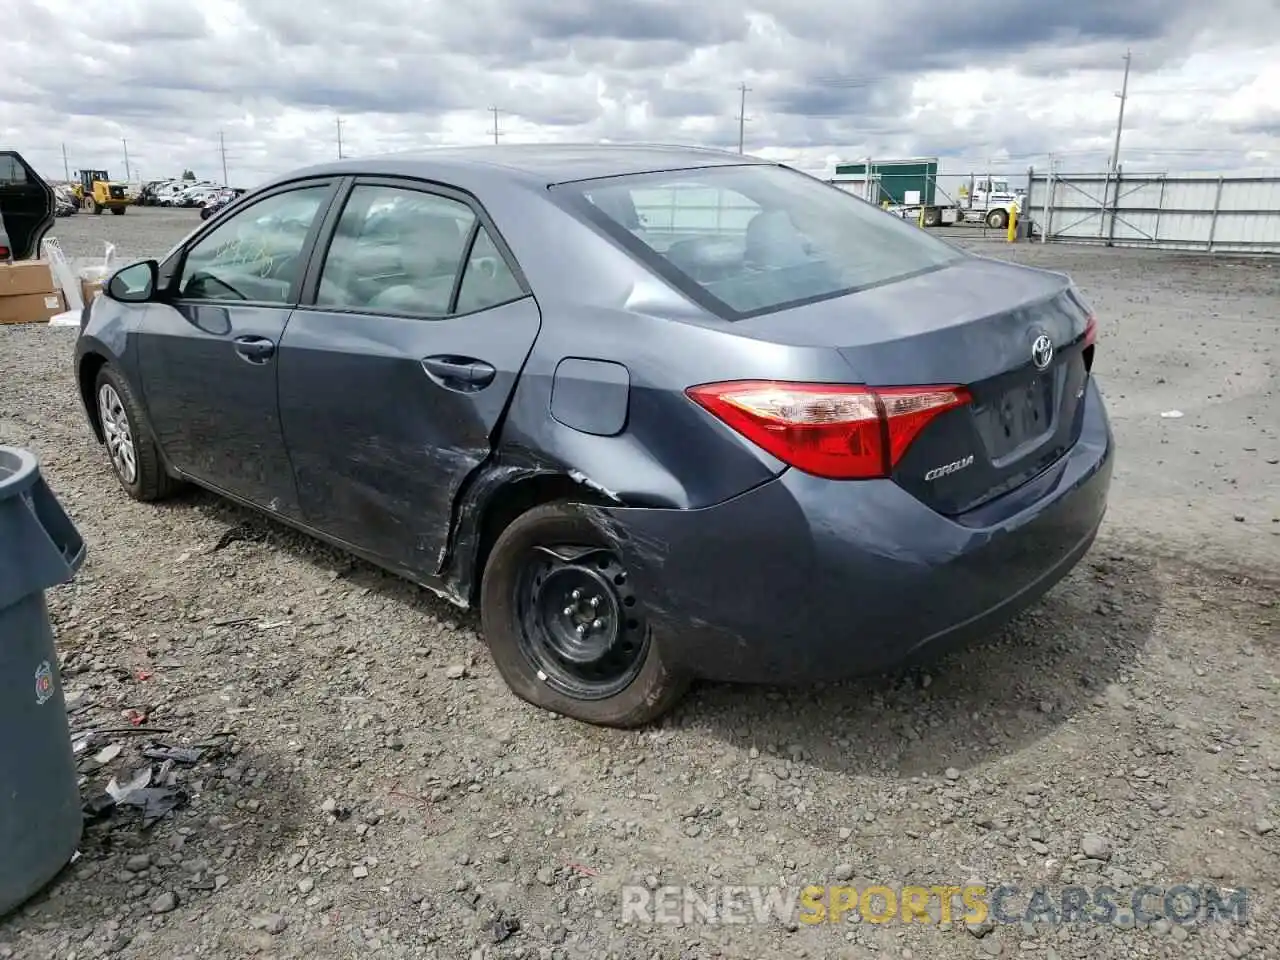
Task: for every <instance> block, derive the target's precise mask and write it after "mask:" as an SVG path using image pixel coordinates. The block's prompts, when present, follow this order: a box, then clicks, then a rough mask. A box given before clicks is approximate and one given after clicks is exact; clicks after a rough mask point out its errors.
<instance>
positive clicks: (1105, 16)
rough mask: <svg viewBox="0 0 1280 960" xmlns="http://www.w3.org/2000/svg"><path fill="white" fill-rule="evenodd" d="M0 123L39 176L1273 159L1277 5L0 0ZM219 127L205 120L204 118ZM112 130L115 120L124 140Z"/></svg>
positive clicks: (1226, 164) (1094, 0) (1184, 1)
mask: <svg viewBox="0 0 1280 960" xmlns="http://www.w3.org/2000/svg"><path fill="white" fill-rule="evenodd" d="M7 19H8V21H9V23H10V24H11V25H13V28H12V29H6V31H5V32H4V35H3V36H0V63H4V64H5V65H6V70H7V71H8V72H9V74H10V75H11V76H13V77H16V80H14V81H13V82H11V83H10V86H9V88H8V89H7V90H6V94H5V97H4V98H3V100H0V128H2V129H3V134H2V135H0V142H3V143H4V145H5V146H12V147H14V148H17V149H19V150H21V151H23V152H24V153H25V154H27V155H28V156H29V157H30V158H31V159H32V160H33V162H35V163H36V164H37V166H39V167H40V168H41V169H42V170H43V171H44V172H45V173H46V174H47V175H49V176H51V177H61V174H62V166H63V165H62V148H63V145H65V147H66V150H67V155H68V159H69V166H70V167H71V168H72V169H74V168H77V167H80V166H84V167H106V168H108V169H110V170H111V171H112V172H113V174H114V175H123V173H124V170H123V162H124V149H125V145H126V143H127V148H128V153H129V158H130V172H132V173H134V175H135V176H136V175H138V174H141V175H142V176H145V177H158V176H167V175H176V174H178V173H180V172H181V171H182V170H183V169H188V168H189V169H193V170H195V171H196V172H197V173H198V174H199V175H201V176H210V177H220V175H221V161H222V147H223V145H224V144H225V149H226V155H227V166H228V170H229V174H230V179H231V180H232V181H233V182H234V183H235V184H236V185H243V186H249V185H252V184H253V183H254V182H257V181H259V180H261V179H262V178H264V177H266V176H269V175H271V174H274V173H276V172H279V171H282V170H286V169H288V168H290V167H293V166H298V165H302V164H306V163H310V162H313V161H315V160H320V159H326V158H329V157H332V156H333V155H334V154H335V148H336V136H337V129H338V122H337V121H338V118H341V120H342V135H343V139H344V152H345V153H347V154H360V153H367V154H373V153H380V152H386V151H390V150H398V149H406V148H413V147H423V146H430V145H435V144H449V143H468V142H482V141H486V140H491V139H492V136H493V123H494V116H493V113H491V112H490V108H491V107H496V108H497V109H498V126H499V139H500V140H505V141H508V142H529V141H536V140H546V139H554V140H578V141H583V140H585V141H591V140H599V139H613V140H650V141H664V142H689V143H702V144H706V145H710V146H723V147H730V148H736V145H737V140H738V129H739V120H738V114H739V108H740V93H739V89H738V88H739V85H740V84H742V83H745V84H746V85H747V87H748V88H749V90H748V92H747V103H746V120H745V121H744V123H743V129H744V134H745V136H744V139H745V143H746V147H747V149H748V150H749V151H751V152H755V153H762V154H764V155H767V156H772V157H776V158H778V159H783V160H787V161H789V162H793V163H795V164H796V165H798V166H801V167H803V168H806V169H810V170H813V171H815V172H818V171H822V170H823V169H825V168H828V167H829V165H830V163H831V162H832V161H833V160H834V159H836V158H839V157H847V158H860V157H866V156H878V157H887V156H891V155H906V156H916V155H929V156H940V157H943V158H944V167H945V166H946V164H948V163H951V164H952V166H953V167H954V168H955V169H957V170H958V169H962V168H963V169H965V170H967V169H970V168H971V167H974V166H981V165H984V164H985V165H989V166H992V167H993V168H995V167H1002V168H1006V169H1008V170H1025V168H1026V167H1027V166H1029V165H1032V164H1044V163H1047V162H1048V158H1049V155H1050V154H1053V155H1054V156H1055V158H1056V159H1057V160H1058V162H1060V163H1066V164H1067V165H1069V166H1072V167H1075V168H1078V169H1100V168H1101V167H1102V166H1103V165H1104V164H1105V162H1106V159H1107V156H1108V154H1109V151H1110V147H1111V137H1112V135H1113V132H1114V125H1115V117H1116V107H1117V105H1118V104H1117V101H1116V98H1115V92H1116V91H1117V90H1118V89H1119V86H1120V79H1121V72H1122V69H1123V63H1122V60H1121V57H1122V56H1123V54H1124V52H1125V50H1126V49H1130V48H1131V49H1132V51H1133V67H1132V70H1133V75H1132V78H1131V84H1130V93H1131V99H1130V106H1129V110H1128V114H1127V122H1126V131H1125V139H1124V144H1123V147H1122V160H1123V161H1124V162H1125V163H1126V165H1127V166H1129V167H1131V168H1133V167H1137V168H1148V169H1152V168H1154V169H1162V170H1168V169H1177V168H1196V169H1224V170H1228V169H1232V168H1237V167H1244V166H1246V165H1248V166H1253V167H1258V166H1266V167H1280V131H1278V129H1277V123H1276V112H1275V111H1276V107H1275V94H1274V91H1275V90H1276V89H1280V39H1278V38H1280V7H1278V6H1277V5H1276V4H1275V3H1274V2H1270V0H1222V2H1220V3H1218V4H1216V5H1215V6H1214V7H1213V8H1212V11H1211V12H1210V10H1209V8H1206V7H1205V6H1204V5H1203V4H1192V3H1190V2H1189V0H1129V2H1126V3H1123V4H1121V3H1116V2H1114V0H1077V2H1075V3H1073V4H1061V5H1057V4H1028V3H1026V2H1025V0H966V2H963V3H952V4H939V3H936V2H931V0H893V2H889V0H876V2H873V0H845V2H843V3H827V2H823V3H819V2H815V0H748V2H747V3H745V4H744V3H742V2H740V0H700V2H698V3H689V2H687V0H560V2H556V3H548V2H546V0H469V2H466V3H446V2H444V0H359V2H357V3H351V2H350V0H342V2H338V0H312V2H311V3H299V2H297V0H252V2H250V0H245V2H238V0H204V2H201V3H199V4H194V3H191V2H189V0H119V2H117V3H113V4H112V13H111V16H110V17H86V16H85V15H84V14H83V4H82V3H78V2H74V0H44V2H36V0H16V2H15V0H11V3H10V8H9V11H8V18H7ZM220 134H221V139H219V135H220ZM122 141H125V142H126V143H122Z"/></svg>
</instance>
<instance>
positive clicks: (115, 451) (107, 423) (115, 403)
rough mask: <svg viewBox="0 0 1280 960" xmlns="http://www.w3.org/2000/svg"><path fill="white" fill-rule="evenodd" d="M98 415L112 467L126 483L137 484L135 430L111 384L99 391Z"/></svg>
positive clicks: (105, 385) (104, 385) (103, 386)
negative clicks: (100, 419)
mask: <svg viewBox="0 0 1280 960" xmlns="http://www.w3.org/2000/svg"><path fill="white" fill-rule="evenodd" d="M98 413H99V415H100V416H101V418H102V432H103V434H104V435H105V436H106V441H107V453H108V454H109V455H110V456H111V465H112V466H113V467H114V468H115V471H116V473H117V474H118V475H119V476H120V479H121V480H123V481H124V482H125V483H127V484H133V483H136V482H137V480H138V454H137V450H136V449H135V448H134V445H133V428H132V427H131V426H130V424H129V415H128V413H126V412H125V409H124V404H123V403H122V402H121V400H120V394H119V393H117V392H116V388H115V387H113V386H112V385H111V384H109V383H104V384H103V385H102V387H101V388H100V389H99V390H98Z"/></svg>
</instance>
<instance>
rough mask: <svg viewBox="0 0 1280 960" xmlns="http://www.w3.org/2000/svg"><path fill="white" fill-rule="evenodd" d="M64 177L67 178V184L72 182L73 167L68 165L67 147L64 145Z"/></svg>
mask: <svg viewBox="0 0 1280 960" xmlns="http://www.w3.org/2000/svg"><path fill="white" fill-rule="evenodd" d="M62 175H63V176H64V177H66V178H67V183H70V182H71V166H70V165H69V164H68V163H67V145H66V144H65V143H64V144H63V145H62Z"/></svg>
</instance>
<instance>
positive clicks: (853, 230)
mask: <svg viewBox="0 0 1280 960" xmlns="http://www.w3.org/2000/svg"><path fill="white" fill-rule="evenodd" d="M566 187H567V188H568V189H572V190H574V191H576V192H578V193H579V195H580V196H581V197H582V198H584V199H585V200H586V201H587V202H588V204H589V207H588V208H587V209H588V210H589V211H593V212H592V214H591V215H592V218H593V219H595V220H596V221H597V222H598V223H600V224H601V225H602V226H603V227H604V228H605V229H607V230H609V232H610V233H612V234H613V235H614V236H616V237H617V238H618V239H619V240H620V241H622V242H623V244H624V245H625V246H626V247H627V248H628V249H629V250H630V251H631V252H632V253H633V254H634V255H635V256H636V257H637V258H638V259H640V260H641V261H642V262H643V263H644V264H645V265H646V266H649V267H650V268H651V269H653V270H654V271H655V272H657V273H658V274H660V275H662V276H665V277H667V278H668V279H669V280H671V281H672V282H673V283H674V284H675V285H676V286H677V287H680V288H681V289H684V290H685V291H686V292H687V293H688V294H689V295H690V296H692V297H694V299H696V300H700V301H702V302H703V303H704V304H705V305H707V306H709V307H710V308H711V309H713V310H715V312H717V313H719V314H720V315H722V316H724V317H726V318H729V319H740V318H742V317H744V316H754V315H757V314H761V313H767V312H770V311H773V310H781V309H783V308H785V307H788V306H794V305H798V304H801V303H806V302H812V301H815V300H822V299H826V298H829V297H835V296H840V295H842V294H846V293H851V292H853V291H856V290H859V289H862V288H865V287H869V286H875V285H879V284H883V283H888V282H891V281H893V280H897V279H901V278H904V277H907V276H911V275H914V274H917V273H921V272H924V271H926V270H931V269H936V268H938V267H942V266H945V265H947V264H949V263H954V262H955V261H957V260H959V259H961V258H963V257H965V256H966V254H964V253H963V252H961V251H960V250H959V249H957V248H955V247H953V246H951V245H950V244H947V243H944V242H943V241H941V240H938V239H936V238H934V237H930V236H929V235H927V234H926V233H925V232H924V231H923V230H921V229H920V228H919V227H917V226H915V225H913V224H908V223H905V222H903V221H902V220H900V219H899V218H897V217H894V216H892V215H891V214H887V213H884V212H883V211H881V210H879V209H877V208H876V207H874V206H872V205H871V204H869V203H867V202H866V201H864V200H860V199H858V198H856V197H854V196H851V195H850V194H848V193H846V192H844V191H842V190H839V189H837V188H834V187H832V186H830V185H828V184H826V183H823V182H822V181H820V180H816V179H814V178H812V177H808V176H805V175H804V174H801V173H798V172H797V171H795V170H790V169H788V168H785V167H778V166H774V165H772V164H750V165H743V166H727V167H705V168H699V169H696V170H686V171H678V172H672V173H659V174H643V175H639V176H627V177H614V178H610V179H608V180H597V181H587V182H584V183H576V184H568V185H566Z"/></svg>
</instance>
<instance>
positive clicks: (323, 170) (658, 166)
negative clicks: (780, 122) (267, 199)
mask: <svg viewBox="0 0 1280 960" xmlns="http://www.w3.org/2000/svg"><path fill="white" fill-rule="evenodd" d="M769 163H772V161H769V160H762V159H760V158H758V157H750V156H745V155H743V154H739V153H729V152H726V151H724V150H713V149H710V148H706V147H693V146H684V145H671V144H612V143H608V144H606V143H585V144H575V143H527V144H502V145H492V146H474V147H439V148H435V149H429V150H417V151H411V152H405V153H388V154H379V155H376V156H371V157H360V158H355V159H350V160H338V161H334V162H331V163H326V164H321V165H317V166H312V167H307V168H306V169H303V170H295V171H292V172H291V173H289V174H288V175H286V176H284V177H280V178H278V180H276V181H275V182H281V181H284V180H292V179H295V178H298V177H303V176H326V175H329V176H332V175H340V174H357V173H359V174H366V175H373V176H377V175H383V176H411V177H422V176H430V177H431V178H435V177H440V178H442V179H447V178H449V177H450V176H457V177H462V178H465V179H466V180H468V181H472V182H474V181H475V180H476V179H483V178H484V177H485V176H486V175H494V176H499V177H502V178H505V179H510V178H515V179H520V180H524V181H526V182H528V183H530V184H537V185H539V186H544V187H545V186H551V185H553V184H557V183H570V182H573V181H577V180H594V179H597V178H601V177H619V176H627V175H630V174H638V173H653V172H658V171H662V170H688V169H692V168H697V167H720V166H741V165H744V164H769Z"/></svg>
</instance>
